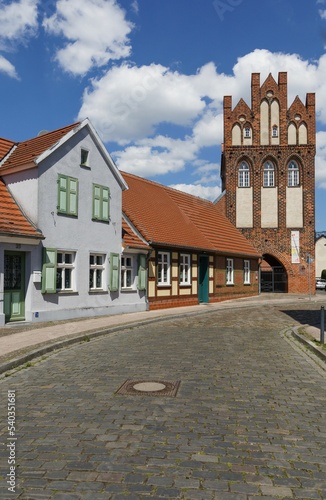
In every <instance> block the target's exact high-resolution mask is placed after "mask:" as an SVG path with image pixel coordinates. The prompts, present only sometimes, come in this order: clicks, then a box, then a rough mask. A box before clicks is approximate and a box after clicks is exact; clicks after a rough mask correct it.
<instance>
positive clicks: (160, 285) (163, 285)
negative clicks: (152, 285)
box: [157, 283, 171, 288]
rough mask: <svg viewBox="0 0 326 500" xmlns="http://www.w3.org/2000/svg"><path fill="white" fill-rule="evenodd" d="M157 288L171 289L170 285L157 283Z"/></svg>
mask: <svg viewBox="0 0 326 500" xmlns="http://www.w3.org/2000/svg"><path fill="white" fill-rule="evenodd" d="M157 286H158V288H171V283H157Z"/></svg>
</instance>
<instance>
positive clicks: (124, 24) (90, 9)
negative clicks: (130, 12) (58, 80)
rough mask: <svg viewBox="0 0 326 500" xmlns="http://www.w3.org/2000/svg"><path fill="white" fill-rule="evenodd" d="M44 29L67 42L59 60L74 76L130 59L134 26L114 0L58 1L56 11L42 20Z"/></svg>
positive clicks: (58, 53) (57, 56)
mask: <svg viewBox="0 0 326 500" xmlns="http://www.w3.org/2000/svg"><path fill="white" fill-rule="evenodd" d="M43 26H44V28H45V29H46V30H47V31H48V32H49V33H52V34H54V35H58V36H63V37H64V38H65V39H66V40H67V41H68V42H67V43H66V45H65V46H64V47H63V48H61V49H59V50H58V51H57V54H56V59H57V60H58V62H59V64H60V65H61V66H62V68H63V69H64V70H65V71H67V72H70V73H73V74H74V75H84V74H86V73H87V72H88V71H89V70H90V69H92V68H94V67H101V66H104V65H106V64H107V63H108V62H109V61H112V60H118V59H121V58H125V57H128V56H129V55H130V52H131V48H130V44H129V39H128V35H129V33H130V32H131V30H132V27H133V25H132V23H130V22H128V21H127V20H126V19H125V12H124V11H123V10H122V9H121V8H120V6H119V5H118V4H117V3H116V1H115V0H58V2H57V7H56V12H55V14H53V15H52V16H51V17H48V18H46V19H45V20H44V21H43Z"/></svg>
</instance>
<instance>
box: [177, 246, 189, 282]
mask: <svg viewBox="0 0 326 500" xmlns="http://www.w3.org/2000/svg"><path fill="white" fill-rule="evenodd" d="M179 284H180V285H181V286H187V285H188V286H189V285H191V255H190V254H189V253H181V254H180V261H179Z"/></svg>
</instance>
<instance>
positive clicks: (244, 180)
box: [238, 161, 250, 187]
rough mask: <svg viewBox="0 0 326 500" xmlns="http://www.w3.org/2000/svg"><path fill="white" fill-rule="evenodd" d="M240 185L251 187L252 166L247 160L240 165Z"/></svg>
mask: <svg viewBox="0 0 326 500" xmlns="http://www.w3.org/2000/svg"><path fill="white" fill-rule="evenodd" d="M238 186H239V187H250V167H249V165H248V163H247V162H246V161H242V162H241V163H240V165H239V171H238Z"/></svg>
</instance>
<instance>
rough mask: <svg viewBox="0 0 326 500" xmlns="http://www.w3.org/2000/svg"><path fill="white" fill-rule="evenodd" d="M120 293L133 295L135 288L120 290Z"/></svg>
mask: <svg viewBox="0 0 326 500" xmlns="http://www.w3.org/2000/svg"><path fill="white" fill-rule="evenodd" d="M121 292H123V293H135V292H137V288H121Z"/></svg>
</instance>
